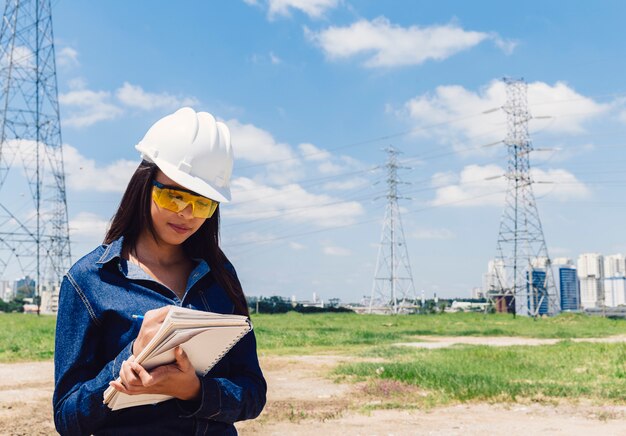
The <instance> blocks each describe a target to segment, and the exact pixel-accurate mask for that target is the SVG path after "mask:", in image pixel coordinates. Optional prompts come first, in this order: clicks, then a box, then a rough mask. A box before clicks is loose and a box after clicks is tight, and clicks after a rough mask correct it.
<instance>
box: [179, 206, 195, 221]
mask: <svg viewBox="0 0 626 436" xmlns="http://www.w3.org/2000/svg"><path fill="white" fill-rule="evenodd" d="M178 215H179V216H182V217H183V218H187V219H189V218H193V205H192V204H191V203H187V206H185V208H184V209H183V210H181V211H180V212H178Z"/></svg>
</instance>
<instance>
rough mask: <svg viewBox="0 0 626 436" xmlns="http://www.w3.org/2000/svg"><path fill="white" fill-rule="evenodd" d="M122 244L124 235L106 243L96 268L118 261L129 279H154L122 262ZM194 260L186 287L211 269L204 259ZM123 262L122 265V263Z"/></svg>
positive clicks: (189, 286)
mask: <svg viewBox="0 0 626 436" xmlns="http://www.w3.org/2000/svg"><path fill="white" fill-rule="evenodd" d="M123 246H124V237H123V236H120V237H119V238H118V239H116V240H115V241H113V242H111V243H110V244H108V245H105V246H104V247H105V249H104V253H102V256H100V259H98V261H97V262H96V265H97V266H98V268H102V267H103V266H104V265H106V264H107V263H109V262H112V261H113V260H117V261H118V265H119V270H120V272H122V274H124V275H125V276H126V277H127V278H129V279H131V280H132V279H135V280H138V279H144V280H152V281H154V279H153V278H152V277H150V276H149V275H148V274H147V273H146V272H145V271H144V270H143V269H141V268H139V267H137V268H133V266H134V265H133V266H130V265H128V264H127V262H126V261H124V262H122V260H123V259H122V248H123ZM191 260H193V261H194V262H196V267H195V268H194V269H193V271H192V272H191V274H190V275H189V281H188V283H187V289H189V288H191V287H192V286H193V285H194V284H196V283H197V282H198V280H200V279H201V278H202V277H204V276H205V275H206V274H208V273H209V271H211V267H210V266H209V264H208V263H207V262H206V261H205V260H204V259H199V258H193V259H191ZM122 264H124V265H122Z"/></svg>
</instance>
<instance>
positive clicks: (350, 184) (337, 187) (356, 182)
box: [323, 177, 369, 191]
mask: <svg viewBox="0 0 626 436" xmlns="http://www.w3.org/2000/svg"><path fill="white" fill-rule="evenodd" d="M368 184H369V180H367V179H365V178H363V177H353V178H351V179H347V180H343V181H337V182H328V183H325V184H324V186H323V188H324V190H325V191H349V190H351V189H356V188H362V187H364V186H367V185H368Z"/></svg>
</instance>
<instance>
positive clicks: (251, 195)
mask: <svg viewBox="0 0 626 436" xmlns="http://www.w3.org/2000/svg"><path fill="white" fill-rule="evenodd" d="M231 189H232V190H233V199H234V200H233V203H232V205H231V206H230V207H228V208H225V209H224V214H225V215H227V216H229V217H232V218H239V219H243V220H250V219H256V218H278V219H280V220H282V221H283V222H289V223H298V224H301V223H306V224H310V225H314V226H317V227H334V226H341V225H348V224H352V223H354V222H356V219H357V218H358V217H359V216H362V215H363V214H364V213H365V211H364V209H363V207H362V206H361V204H360V203H358V202H356V201H342V200H341V199H340V198H337V197H332V196H330V195H324V194H312V193H310V192H307V191H306V190H305V189H304V188H302V187H301V186H300V185H297V184H289V185H283V186H281V187H279V188H274V187H270V186H267V185H263V184H260V183H258V182H256V181H254V180H251V179H248V178H245V177H239V178H236V179H234V180H233V181H232V184H231ZM259 200H262V201H259Z"/></svg>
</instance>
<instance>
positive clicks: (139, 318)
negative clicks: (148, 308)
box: [130, 315, 143, 320]
mask: <svg viewBox="0 0 626 436" xmlns="http://www.w3.org/2000/svg"><path fill="white" fill-rule="evenodd" d="M130 317H131V318H134V319H138V320H143V315H131V316H130Z"/></svg>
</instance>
